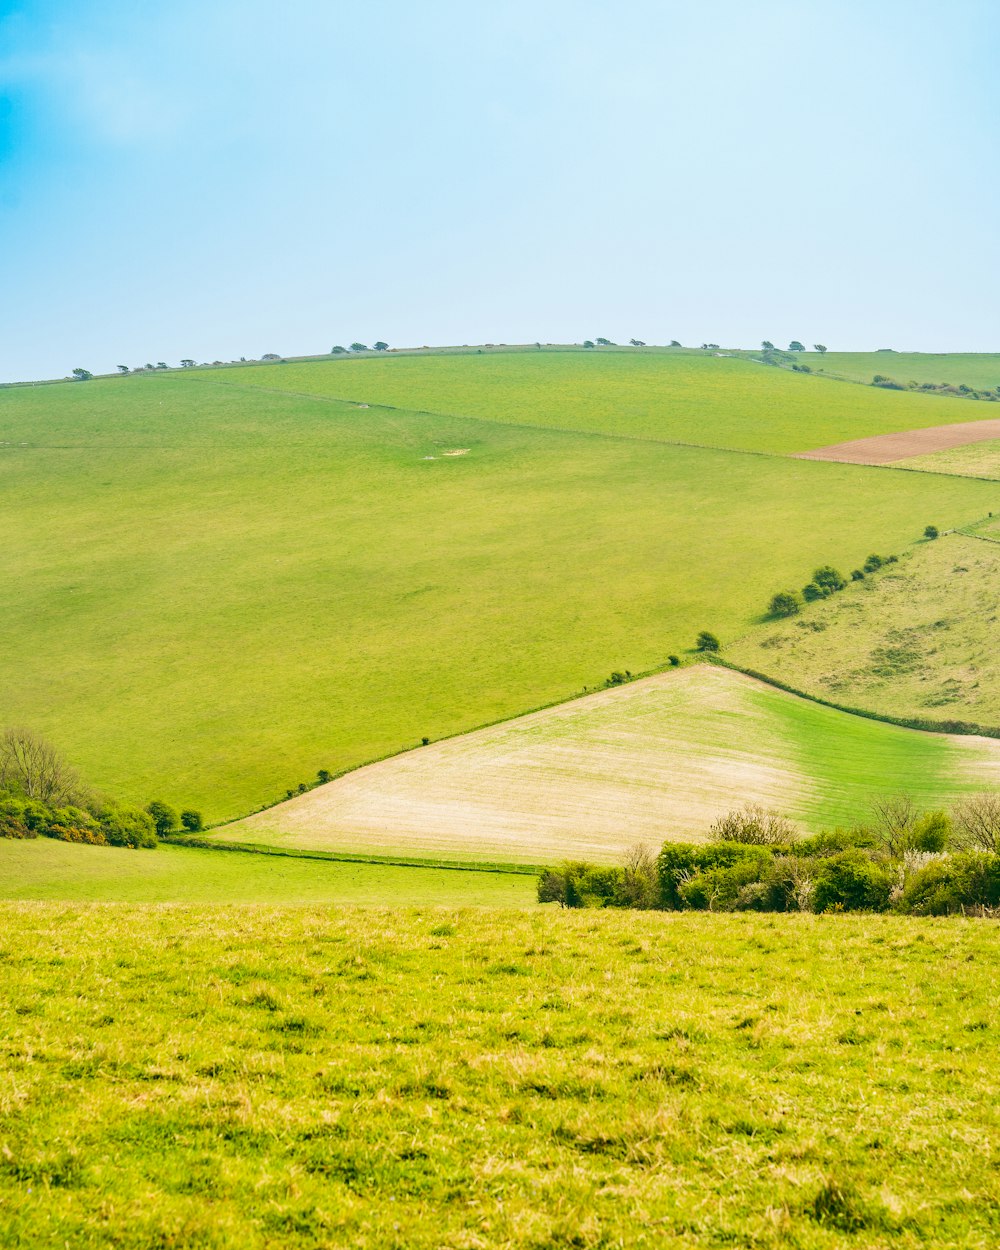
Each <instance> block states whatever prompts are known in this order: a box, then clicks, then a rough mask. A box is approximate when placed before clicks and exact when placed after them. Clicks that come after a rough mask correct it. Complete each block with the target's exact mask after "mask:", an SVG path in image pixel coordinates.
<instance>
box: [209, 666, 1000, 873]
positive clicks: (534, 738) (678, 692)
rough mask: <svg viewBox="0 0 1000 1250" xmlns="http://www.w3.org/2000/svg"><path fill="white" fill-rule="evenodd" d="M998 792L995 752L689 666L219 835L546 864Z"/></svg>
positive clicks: (305, 798)
mask: <svg viewBox="0 0 1000 1250" xmlns="http://www.w3.org/2000/svg"><path fill="white" fill-rule="evenodd" d="M978 775H982V776H983V777H985V779H986V780H985V781H980V782H979V784H986V783H987V782H989V783H993V784H995V783H996V782H998V781H1000V742H993V741H984V740H982V739H968V738H966V739H949V738H947V737H945V736H944V735H934V734H921V733H917V732H915V731H913V730H908V729H900V728H898V727H896V726H890V725H883V724H880V723H878V722H874V721H868V720H863V719H860V718H857V717H852V716H849V715H847V714H845V713H843V712H837V711H834V710H832V709H829V708H823V707H819V706H817V705H816V704H813V703H809V702H807V701H805V700H802V699H798V698H796V697H795V696H792V695H788V694H785V693H783V692H781V691H778V690H775V689H773V688H772V687H769V686H767V685H765V684H763V683H761V682H758V681H754V680H753V679H751V678H748V677H745V676H743V675H742V674H740V673H734V672H730V671H728V670H725V669H719V668H714V667H711V666H709V665H694V666H692V667H690V668H682V669H680V670H679V671H677V672H673V673H664V674H660V675H658V676H654V677H649V678H645V679H642V680H640V681H635V682H632V683H630V684H628V685H625V686H619V687H614V688H611V689H608V690H603V691H599V692H597V693H595V694H593V695H589V696H587V697H585V698H581V699H576V700H574V701H572V702H570V703H565V704H561V705H559V706H557V707H553V708H548V709H545V710H543V711H540V712H534V713H531V714H530V715H527V716H523V717H519V718H518V719H517V720H513V721H508V722H506V723H504V724H501V725H495V726H491V727H488V728H485V729H481V730H478V731H476V732H474V733H470V734H466V735H464V736H462V737H458V738H452V739H449V740H447V741H443V742H438V743H434V744H432V745H430V746H427V747H423V748H419V749H417V750H415V751H410V752H407V753H406V754H403V755H398V756H395V757H394V758H392V759H388V760H383V761H381V762H379V763H375V764H370V765H368V766H367V767H365V768H361V769H358V770H357V771H356V772H353V773H349V774H347V775H346V776H343V777H341V778H338V779H337V780H335V781H333V782H330V783H329V784H327V785H325V786H320V787H318V788H317V789H315V790H312V791H310V792H308V793H306V794H303V795H300V796H298V797H296V798H293V799H291V800H289V801H288V802H285V803H281V804H279V805H278V806H277V807H274V808H271V809H269V810H267V811H264V812H260V813H258V814H256V815H254V816H251V817H248V818H247V819H245V820H242V821H239V822H236V823H234V824H230V825H227V826H225V827H223V828H222V829H220V830H219V831H218V832H217V834H216V835H215V836H216V837H217V838H220V839H223V840H228V841H234V842H251V843H263V844H270V845H276V846H279V847H285V848H287V849H297V850H313V851H325V852H332V851H333V852H335V851H338V850H339V851H342V852H368V853H378V854H402V853H406V854H409V855H421V856H432V855H433V856H438V857H444V858H455V859H470V858H480V859H494V860H502V861H520V862H525V863H538V862H545V861H550V862H551V861H552V860H554V859H559V858H576V859H594V860H614V859H616V858H617V857H618V856H619V855H620V854H621V852H622V851H623V850H624V849H625V848H627V847H628V846H631V845H633V844H634V843H636V842H643V843H646V844H647V845H649V846H651V847H657V846H659V844H660V843H662V842H663V841H665V840H667V839H684V840H690V841H700V840H703V839H704V838H705V837H706V836H707V834H708V830H709V826H710V824H711V822H712V821H713V820H714V819H715V818H716V817H718V816H719V815H721V814H722V813H724V812H726V811H728V810H729V809H731V808H732V807H735V806H737V805H739V804H741V803H743V802H747V801H754V802H759V803H763V804H765V805H767V806H770V807H775V808H777V809H779V810H781V811H784V812H786V813H788V814H789V815H790V816H792V817H793V818H797V819H798V820H799V821H800V822H801V823H802V824H803V825H804V826H805V827H822V826H823V825H827V826H830V825H833V824H835V823H838V822H841V821H845V822H846V821H849V820H851V819H853V818H857V817H858V816H860V815H863V814H864V813H865V812H866V811H867V808H868V804H869V802H870V799H871V797H872V796H873V795H874V794H876V793H879V792H882V791H884V790H885V789H886V787H887V786H890V788H892V789H901V788H902V789H908V790H912V791H914V792H915V793H917V794H918V796H921V795H922V797H923V798H925V799H926V801H927V802H928V803H930V804H936V803H940V802H941V801H942V800H944V799H946V798H947V797H948V796H949V795H953V794H954V793H955V792H956V789H961V788H962V787H963V785H965V784H966V783H967V782H971V780H972V778H973V777H975V776H978Z"/></svg>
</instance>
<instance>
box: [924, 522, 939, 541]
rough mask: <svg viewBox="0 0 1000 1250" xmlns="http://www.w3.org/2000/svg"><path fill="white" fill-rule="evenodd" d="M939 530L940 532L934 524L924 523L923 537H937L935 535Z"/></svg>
mask: <svg viewBox="0 0 1000 1250" xmlns="http://www.w3.org/2000/svg"><path fill="white" fill-rule="evenodd" d="M940 532H941V531H940V530H939V529H938V527H937V526H936V525H926V526H924V537H925V538H937V536H938V534H939V533H940Z"/></svg>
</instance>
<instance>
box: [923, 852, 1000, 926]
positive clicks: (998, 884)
mask: <svg viewBox="0 0 1000 1250" xmlns="http://www.w3.org/2000/svg"><path fill="white" fill-rule="evenodd" d="M899 906H900V910H901V911H905V912H911V913H912V914H914V915H918V916H948V915H952V914H954V913H955V912H961V911H964V910H966V909H983V908H990V909H993V908H996V907H998V906H1000V855H990V854H982V853H980V852H975V851H970V852H965V853H964V854H960V855H950V856H947V857H942V858H941V859H936V860H933V861H932V862H931V863H929V864H927V865H925V866H924V867H923V868H921V869H918V871H917V872H915V873H913V874H912V875H911V876H910V878H909V880H908V881H907V882H906V884H905V886H904V887H903V894H902V897H901V899H900V904H899Z"/></svg>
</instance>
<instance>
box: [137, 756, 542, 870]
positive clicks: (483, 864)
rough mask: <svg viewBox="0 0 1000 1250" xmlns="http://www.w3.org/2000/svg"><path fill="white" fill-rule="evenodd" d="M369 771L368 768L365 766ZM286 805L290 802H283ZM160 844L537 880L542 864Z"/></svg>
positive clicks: (187, 841) (183, 839)
mask: <svg viewBox="0 0 1000 1250" xmlns="http://www.w3.org/2000/svg"><path fill="white" fill-rule="evenodd" d="M361 767H362V768H363V767H365V765H361ZM281 801H282V802H286V801H287V800H285V799H282V800H281ZM160 841H161V842H162V843H163V844H165V845H166V846H180V847H187V848H188V849H190V850H200V851H236V852H238V853H242V854H244V855H277V856H283V857H284V858H286V859H319V860H326V861H328V862H333V863H337V864H372V865H376V866H377V865H383V866H385V867H387V868H433V869H438V870H440V871H442V872H489V873H494V874H497V875H500V876H535V875H537V874H538V872H539V871H540V870H541V867H542V865H541V864H525V863H514V862H511V863H506V862H502V861H497V860H460V859H423V858H421V857H420V856H408V855H368V854H365V853H363V852H360V851H359V852H356V853H355V852H351V851H305V850H299V849H297V848H294V847H291V848H289V847H277V846H273V845H270V844H269V843H266V842H213V841H212V840H211V839H210V838H198V837H187V836H186V835H184V834H173V835H171V834H168V835H167V836H166V837H161V838H160Z"/></svg>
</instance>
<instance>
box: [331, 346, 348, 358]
mask: <svg viewBox="0 0 1000 1250" xmlns="http://www.w3.org/2000/svg"><path fill="white" fill-rule="evenodd" d="M346 351H347V348H346V347H341V346H340V345H339V344H338V345H337V346H336V347H331V348H330V355H331V356H343V355H344V354H345V353H346Z"/></svg>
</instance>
